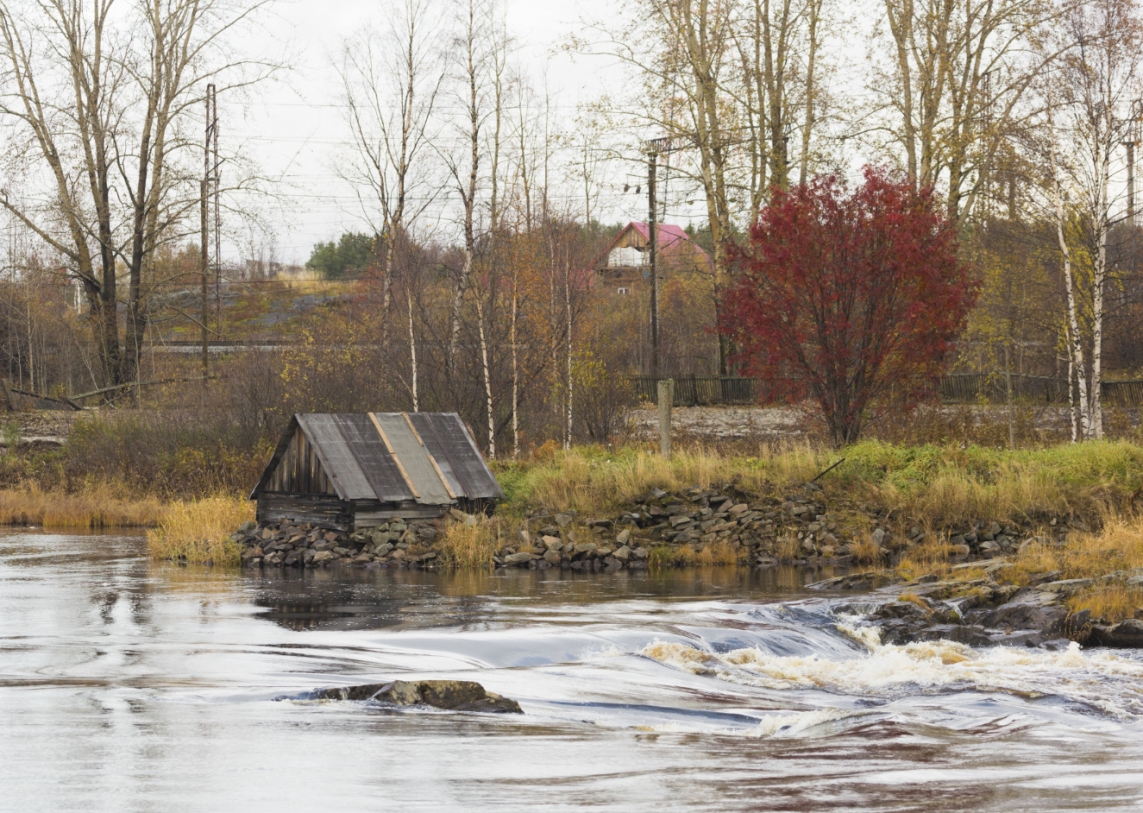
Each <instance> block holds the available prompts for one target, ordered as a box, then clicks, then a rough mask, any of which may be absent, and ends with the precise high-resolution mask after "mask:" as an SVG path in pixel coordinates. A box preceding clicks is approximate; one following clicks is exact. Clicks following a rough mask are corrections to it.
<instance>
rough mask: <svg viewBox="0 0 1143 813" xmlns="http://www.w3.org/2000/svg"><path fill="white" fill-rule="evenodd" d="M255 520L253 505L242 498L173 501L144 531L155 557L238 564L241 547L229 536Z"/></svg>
mask: <svg viewBox="0 0 1143 813" xmlns="http://www.w3.org/2000/svg"><path fill="white" fill-rule="evenodd" d="M252 519H254V506H253V505H252V504H251V503H250V502H249V501H247V500H245V499H243V498H241V497H207V498H206V499H202V500H195V501H194V502H178V503H173V504H172V505H171V506H170V507H169V508H168V509H167V511H166V514H165V516H164V517H163V519H162V520H161V521H160V522H159V524H158V527H157V528H155V529H154V530H152V531H148V532H147V546H148V548H149V549H150V551H151V555H152V556H154V557H155V558H156V559H174V560H178V561H183V562H189V563H192V564H215V565H238V564H241V561H242V546H241V544H239V543H237V542H231V541H230V535H231V534H233V533H234V531H235V530H236V529H237V528H238V526H239V525H241V524H242V523H244V522H247V521H248V520H252Z"/></svg>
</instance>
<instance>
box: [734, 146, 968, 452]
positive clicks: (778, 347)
mask: <svg viewBox="0 0 1143 813" xmlns="http://www.w3.org/2000/svg"><path fill="white" fill-rule="evenodd" d="M735 263H736V269H737V272H738V273H737V276H736V282H735V284H734V286H733V287H732V288H730V289H729V290H728V291H727V292H726V295H725V300H724V303H723V305H724V307H723V314H724V317H723V318H724V321H725V325H724V326H725V328H726V329H727V330H728V331H729V332H730V333H731V335H732V336H733V337H734V340H735V342H736V346H737V348H738V351H739V362H740V364H741V365H742V366H743V367H744V368H745V370H746V372H748V373H749V374H751V375H756V376H758V377H760V378H761V379H763V382H764V386H763V388H762V389H763V392H764V397H765V398H767V399H768V400H791V401H794V400H798V401H800V400H811V401H813V402H816V403H817V404H818V405H819V406H820V408H821V411H822V416H823V417H824V419H825V422H826V424H827V426H828V429H829V432H830V435H831V436H832V438H833V441H834V443H835V444H837V445H838V446H842V445H845V444H848V443H853V442H854V441H856V440H857V439H858V437H859V435H860V433H861V430H862V427H863V424H864V423H865V421H866V420H868V418H869V417H870V416H871V415H872V414H874V413H875V412H877V411H884V410H890V409H900V410H902V412H904V411H905V410H907V409H908V408H909V407H910V406H912V405H914V404H916V403H917V401H918V400H919V399H921V398H923V397H924V396H925V395H927V394H929V393H931V392H932V390H933V387H934V386H935V384H936V382H937V380H938V378H939V377H940V375H941V374H942V372H943V371H944V368H945V366H946V363H947V361H948V359H949V356H950V354H951V351H952V350H953V343H954V341H955V340H956V338H957V336H958V335H959V334H960V332H961V331H962V330H963V328H964V326H965V322H966V318H967V315H968V312H969V310H970V309H971V308H972V306H973V304H974V303H975V301H976V296H977V290H978V285H977V283H976V281H975V279H974V277H973V275H972V274H971V273H970V271H969V269H968V268H967V267H966V266H965V264H963V263H962V262H961V261H960V260H959V259H958V256H957V241H956V234H955V232H954V226H953V224H952V223H950V222H949V221H948V220H947V219H946V218H945V217H944V215H943V214H942V213H941V212H940V211H939V210H938V208H937V205H936V202H935V200H934V198H933V195H932V192H931V190H923V191H920V192H917V191H915V190H914V189H913V186H912V184H910V183H909V182H908V181H905V180H899V179H896V178H894V177H892V176H891V175H890V174H889V173H887V172H885V171H883V170H878V169H872V168H866V170H865V176H864V181H863V183H862V184H861V185H860V186H859V187H858V188H856V189H855V190H853V191H852V192H851V191H849V190H848V189H847V188H846V187H845V185H844V184H843V183H842V182H841V181H839V180H838V179H837V178H835V177H819V178H817V179H815V180H813V181H812V182H810V183H809V184H806V185H804V186H801V187H798V188H795V189H792V190H791V191H789V192H777V193H775V195H774V199H773V201H772V202H771V203H770V205H769V206H767V207H766V208H765V209H763V210H762V212H761V213H760V214H759V216H758V219H757V220H756V221H755V223H754V225H753V226H752V227H751V229H750V233H749V240H748V241H747V242H746V243H745V244H744V245H743V246H741V247H740V249H739V250H738V251H737V253H736V256H735Z"/></svg>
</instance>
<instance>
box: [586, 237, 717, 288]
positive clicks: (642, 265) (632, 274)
mask: <svg viewBox="0 0 1143 813" xmlns="http://www.w3.org/2000/svg"><path fill="white" fill-rule="evenodd" d="M650 234H651V231H650V228H649V227H648V225H647V224H646V223H634V222H632V223H628V224H627V225H626V226H624V227H623V229H622V230H621V231H620V232H619V234H618V235H616V236H615V239H614V240H612V241H611V244H610V245H609V246H608V247H607V250H606V251H604V252H603V253H602V254H601V255H599V257H598V258H597V259H596V261H595V263H593V265H592V270H593V271H594V272H595V277H596V287H597V289H598V288H602V289H603V290H604V291H606V292H607V293H609V294H611V295H614V296H624V295H627V294H632V293H634V292H635V291H636V290H637V289H638V288H640V287H642V286H648V287H649V286H650V275H651V258H650V254H649V253H648V244H649V243H650ZM658 243H659V245H658V264H659V278H660V279H663V278H664V277H665V276H669V275H675V274H709V273H710V272H711V269H712V268H713V264H712V263H711V259H710V255H709V254H707V253H706V252H705V251H703V249H702V248H700V247H699V245H698V244H697V243H695V241H694V240H692V239H691V237H690V235H689V234H687V233H686V231H684V230H683V228H682V227H681V226H675V225H671V224H660V225H659V227H658Z"/></svg>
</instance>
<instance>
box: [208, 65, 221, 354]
mask: <svg viewBox="0 0 1143 813" xmlns="http://www.w3.org/2000/svg"><path fill="white" fill-rule="evenodd" d="M206 104H207V127H208V130H207V150H208V151H209V152H211V153H212V154H211V156H210V158H211V167H210V184H211V189H210V194H211V198H212V203H213V205H214V269H213V270H214V308H215V314H214V324H215V333H216V335H217V336H218V337H219V338H221V337H222V206H221V202H220V200H219V198H220V197H221V195H222V191H221V190H222V164H221V162H220V161H219V158H218V88H217V87H216V86H215V85H214V84H210V85H207V86H206Z"/></svg>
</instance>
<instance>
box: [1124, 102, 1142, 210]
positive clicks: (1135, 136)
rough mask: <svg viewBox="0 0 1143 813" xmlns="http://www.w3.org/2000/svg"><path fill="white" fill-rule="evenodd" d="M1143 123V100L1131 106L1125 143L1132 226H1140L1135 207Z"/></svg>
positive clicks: (1128, 199) (1128, 201) (1128, 204)
mask: <svg viewBox="0 0 1143 813" xmlns="http://www.w3.org/2000/svg"><path fill="white" fill-rule="evenodd" d="M1141 121H1143V100H1136V101H1135V102H1134V103H1132V105H1131V118H1130V119H1129V120H1128V124H1127V126H1128V127H1129V128H1130V130H1129V136H1128V139H1127V140H1126V141H1124V142H1123V146H1124V147H1126V148H1127V217H1126V220H1127V222H1128V223H1130V224H1131V225H1132V226H1136V225H1138V224H1139V210H1138V208H1137V207H1136V205H1135V147H1136V145H1137V144H1138V143H1139V135H1140V133H1139V129H1140V122H1141Z"/></svg>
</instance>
